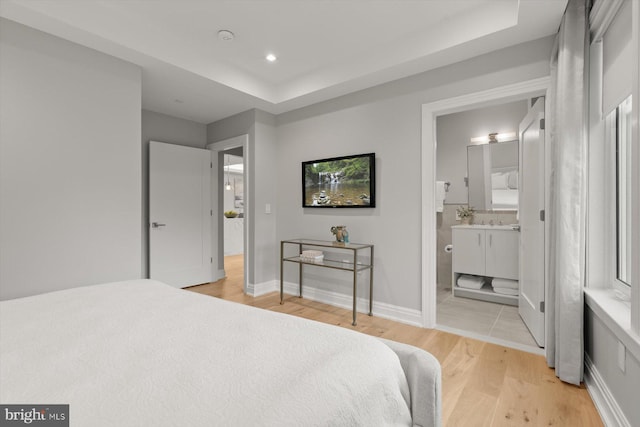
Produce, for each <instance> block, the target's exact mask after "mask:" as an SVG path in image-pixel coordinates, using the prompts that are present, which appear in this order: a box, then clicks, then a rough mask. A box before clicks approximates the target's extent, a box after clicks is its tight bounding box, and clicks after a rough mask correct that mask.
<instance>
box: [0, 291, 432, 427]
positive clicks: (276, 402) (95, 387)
mask: <svg viewBox="0 0 640 427" xmlns="http://www.w3.org/2000/svg"><path fill="white" fill-rule="evenodd" d="M0 304H1V306H0V382H1V383H2V387H1V388H0V402H2V403H3V404H13V403H15V404H27V403H30V404H54V403H56V404H69V405H70V408H69V409H70V421H71V425H72V426H74V425H75V426H85V425H91V426H114V425H118V426H146V425H153V426H177V425H182V426H211V425H225V426H226V425H265V426H301V425H305V426H310V425H349V426H357V425H363V426H371V425H412V424H414V425H424V426H428V425H440V405H441V403H440V367H439V365H438V362H437V361H436V360H435V358H433V356H431V355H429V354H428V353H426V352H424V351H422V350H420V349H417V348H415V347H411V346H405V345H402V344H397V343H383V342H382V341H381V340H378V339H376V338H373V337H370V336H367V335H364V334H360V333H357V332H354V331H351V330H347V329H343V328H339V327H335V326H331V325H326V324H322V323H319V322H314V321H310V320H306V319H300V318H297V317H293V316H289V315H285V314H281V313H275V312H270V311H266V310H260V309H257V308H253V307H249V306H245V305H241V304H237V303H233V302H229V301H224V300H220V299H217V298H213V297H209V296H205V295H200V294H196V293H193V292H188V291H185V290H180V289H175V288H172V287H170V286H168V285H165V284H162V283H159V282H155V281H151V280H135V281H128V282H118V283H109V284H104V285H95V286H86V287H81V288H74V289H70V290H66V291H60V292H52V293H49V294H43V295H37V296H33V297H28V298H21V299H16V300H10V301H3V302H2V303H0ZM392 347H393V350H392Z"/></svg>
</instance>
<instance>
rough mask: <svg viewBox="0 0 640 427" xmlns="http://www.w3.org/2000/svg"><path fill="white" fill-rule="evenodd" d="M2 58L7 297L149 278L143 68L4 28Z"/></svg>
mask: <svg viewBox="0 0 640 427" xmlns="http://www.w3.org/2000/svg"><path fill="white" fill-rule="evenodd" d="M0 56H1V58H2V60H1V61H0V93H1V94H2V95H1V96H0V144H1V145H0V153H1V155H0V199H1V200H2V204H1V207H0V236H2V238H1V239H0V254H1V256H0V298H2V299H8V298H15V297H22V296H27V295H33V294H37V293H42V292H48V291H55V290H59V289H65V288H71V287H76V286H81V285H89V284H95V283H103V282H109V281H116V280H124V279H132V278H140V277H141V276H142V268H141V267H142V260H141V236H142V230H141V227H140V218H141V216H142V210H141V203H140V201H141V183H140V177H141V173H142V172H141V154H140V151H141V150H140V132H141V131H140V108H141V99H140V91H141V71H140V69H139V68H138V67H136V66H134V65H132V64H129V63H126V62H124V61H120V60H118V59H115V58H113V57H111V56H107V55H104V54H101V53H98V52H96V51H94V50H92V49H87V48H84V47H82V46H79V45H76V44H73V43H69V42H67V41H64V40H61V39H59V38H57V37H53V36H50V35H47V34H45V33H42V32H39V31H36V30H33V29H31V28H28V27H25V26H22V25H20V24H17V23H14V22H12V21H8V20H4V19H2V20H1V23H0Z"/></svg>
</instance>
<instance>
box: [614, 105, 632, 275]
mask: <svg viewBox="0 0 640 427" xmlns="http://www.w3.org/2000/svg"><path fill="white" fill-rule="evenodd" d="M614 113H615V115H616V122H615V124H616V132H615V138H616V141H615V143H616V279H617V280H618V281H619V282H622V283H624V284H625V285H627V286H629V285H630V283H631V227H632V223H631V218H632V215H631V200H632V199H631V189H632V188H631V171H632V169H631V158H632V157H631V97H628V98H627V99H626V100H624V101H623V102H622V104H620V105H619V106H618V108H616V109H615V110H614V112H612V114H614Z"/></svg>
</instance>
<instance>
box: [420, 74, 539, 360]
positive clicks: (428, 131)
mask: <svg viewBox="0 0 640 427" xmlns="http://www.w3.org/2000/svg"><path fill="white" fill-rule="evenodd" d="M550 82H551V79H550V77H548V76H547V77H541V78H537V79H533V80H527V81H524V82H519V83H515V84H511V85H506V86H500V87H496V88H493V89H488V90H484V91H480V92H474V93H470V94H466V95H461V96H457V97H453V98H447V99H442V100H438V101H434V102H431V103H427V104H423V105H422V141H421V157H422V158H421V193H422V194H421V197H422V239H421V240H422V273H421V276H422V277H421V282H422V283H421V288H422V324H423V326H424V327H425V328H435V327H436V326H437V323H436V288H437V276H436V268H437V264H436V254H437V250H438V248H437V247H436V242H437V236H436V234H437V233H436V219H437V217H436V211H435V195H436V188H435V185H436V166H437V165H436V146H437V144H436V119H437V117H438V116H441V115H445V114H451V113H457V112H460V111H465V110H469V109H473V108H481V107H486V106H490V105H496V104H502V103H506V102H511V101H517V100H521V99H523V98H528V97H536V96H545V111H548V109H549V96H548V92H549V88H550ZM548 144H549V130H548V129H545V177H544V179H545V184H544V185H545V189H548V188H549V172H548V171H549V165H550V157H549V149H548V148H549V147H548ZM548 193H549V192H548V191H545V205H546V206H549V199H548V197H549V195H548ZM548 224H549V223H548V221H547V222H545V275H544V276H545V296H546V295H547V286H548V256H549V248H548V241H549V239H548V238H547V237H548V233H549V225H548ZM547 317H548V316H547V314H546V313H545V322H546V321H547ZM545 344H546V343H545ZM545 351H546V345H545Z"/></svg>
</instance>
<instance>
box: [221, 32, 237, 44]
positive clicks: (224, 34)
mask: <svg viewBox="0 0 640 427" xmlns="http://www.w3.org/2000/svg"><path fill="white" fill-rule="evenodd" d="M234 37H235V36H234V35H233V33H232V32H231V31H229V30H220V31H218V39H220V40H222V41H225V42H228V41H231V40H233V38H234Z"/></svg>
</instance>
